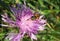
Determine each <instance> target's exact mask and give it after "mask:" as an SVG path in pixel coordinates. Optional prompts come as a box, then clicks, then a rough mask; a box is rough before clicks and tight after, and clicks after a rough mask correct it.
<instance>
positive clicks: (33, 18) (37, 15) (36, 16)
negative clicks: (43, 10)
mask: <svg viewBox="0 0 60 41" xmlns="http://www.w3.org/2000/svg"><path fill="white" fill-rule="evenodd" d="M39 17H40V14H39V13H38V12H35V13H34V16H32V17H31V19H32V20H36V19H39Z"/></svg>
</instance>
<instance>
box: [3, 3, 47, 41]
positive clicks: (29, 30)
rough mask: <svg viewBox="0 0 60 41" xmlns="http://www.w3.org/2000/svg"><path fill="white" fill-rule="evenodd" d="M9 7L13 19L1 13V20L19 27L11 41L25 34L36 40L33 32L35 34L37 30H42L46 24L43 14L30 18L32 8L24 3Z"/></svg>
mask: <svg viewBox="0 0 60 41" xmlns="http://www.w3.org/2000/svg"><path fill="white" fill-rule="evenodd" d="M10 9H11V11H12V12H13V15H14V17H15V21H13V20H12V19H10V18H9V17H8V15H7V14H5V15H2V20H3V21H4V22H7V23H9V25H10V26H12V27H15V26H16V27H18V28H19V33H18V34H16V35H14V36H13V38H12V39H11V41H20V39H22V38H23V37H24V35H25V34H27V35H28V36H29V37H30V38H31V39H32V40H33V39H35V40H37V37H36V36H35V34H37V32H38V31H39V30H44V29H45V28H44V27H45V25H46V24H45V23H46V20H44V19H42V17H43V15H42V16H39V18H38V19H35V20H32V19H31V18H32V16H34V14H33V12H32V10H31V9H30V8H28V7H26V6H25V5H19V4H17V8H16V7H13V6H12V7H10Z"/></svg>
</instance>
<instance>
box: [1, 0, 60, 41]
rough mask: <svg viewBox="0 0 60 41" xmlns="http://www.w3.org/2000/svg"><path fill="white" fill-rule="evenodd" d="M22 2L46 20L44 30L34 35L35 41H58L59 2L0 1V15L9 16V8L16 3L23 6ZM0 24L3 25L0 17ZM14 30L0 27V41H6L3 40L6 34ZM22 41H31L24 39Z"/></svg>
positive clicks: (59, 33)
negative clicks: (5, 14)
mask: <svg viewBox="0 0 60 41" xmlns="http://www.w3.org/2000/svg"><path fill="white" fill-rule="evenodd" d="M24 1H25V2H26V5H27V6H28V7H30V8H31V9H32V10H33V11H37V12H39V13H41V14H43V15H45V18H46V20H47V25H46V27H45V28H46V29H45V30H44V31H40V32H39V33H38V34H37V35H36V36H37V38H38V40H37V41H60V0H0V15H1V14H3V13H7V14H9V15H10V16H11V11H10V8H9V6H10V5H11V4H16V3H20V4H23V2H24ZM0 23H3V22H2V20H1V16H0ZM14 30H17V29H16V28H15V29H13V28H5V27H0V41H8V40H6V39H5V37H6V36H7V35H6V34H7V33H8V32H11V31H14ZM23 41H31V40H30V38H27V37H24V38H23ZM34 41H35V40H34Z"/></svg>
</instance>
